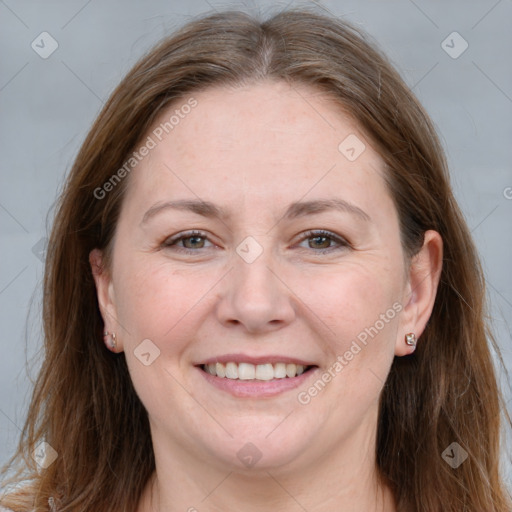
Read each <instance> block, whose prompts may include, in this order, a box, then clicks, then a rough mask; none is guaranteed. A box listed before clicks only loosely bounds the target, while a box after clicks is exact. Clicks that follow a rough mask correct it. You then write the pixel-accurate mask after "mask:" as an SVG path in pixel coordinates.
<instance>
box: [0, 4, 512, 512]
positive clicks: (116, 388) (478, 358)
mask: <svg viewBox="0 0 512 512" xmlns="http://www.w3.org/2000/svg"><path fill="white" fill-rule="evenodd" d="M265 80H278V81H285V82H287V83H289V84H291V85H292V86H293V85H296V84H306V85H309V86H311V87H314V88H316V89H317V90H321V91H323V92H325V93H327V94H328V95H330V97H332V99H333V102H337V103H338V104H339V105H340V106H342V107H343V109H344V110H345V112H347V113H348V114H349V115H351V116H352V117H353V118H354V119H355V120H356V121H357V123H358V125H359V127H360V128H361V130H362V131H363V133H364V134H365V136H366V137H368V140H370V141H371V143H372V145H373V147H374V148H375V149H376V150H377V151H378V153H379V154H380V156H381V158H382V159H383V161H384V163H385V167H386V180H387V185H388V188H389V191H390V194H391V196H392V198H393V200H394V203H395V206H396V208H397V211H398V214H399V219H400V230H401V240H402V245H403V248H404V252H405V254H406V255H407V257H409V258H410V257H412V256H413V255H414V254H415V253H416V252H417V251H418V250H419V248H420V247H421V245H422V241H423V234H424V233H425V231H427V230H430V229H432V230H436V231H438V232H439V233H440V235H441V236H442V238H443V241H444V255H443V270H442V274H441V279H440V284H439V287H438V291H437V297H436V300H435V304H434V309H433V312H432V315H431V318H430V320H429V322H428V324H427V327H426V329H425V331H424V333H423V335H422V337H421V343H419V345H418V348H417V350H416V352H415V353H414V354H413V355H412V356H410V357H404V358H401V357H396V358H395V360H394V362H393V365H392V367H391V371H390V373H389V376H388V378H387V381H386V384H385V386H384V388H383V391H382V393H381V398H380V408H379V420H378V427H377V428H378V431H377V446H376V452H377V453H376V455H377V464H378V471H379V475H380V476H381V477H382V478H383V479H385V480H386V481H387V482H388V483H389V485H390V486H391V489H392V491H393V493H394V496H395V499H396V503H397V506H398V510H399V511H400V512H402V511H403V512H405V511H407V512H411V511H425V512H440V511H443V512H460V511H462V510H464V511H467V512H482V511H485V512H510V510H511V503H510V495H509V493H508V492H507V490H506V488H505V485H504V483H503V480H502V479H501V477H500V473H499V464H500V425H501V423H500V421H502V420H500V416H501V414H500V413H501V411H500V405H501V401H502V396H501V393H500V390H499V387H498V385H497V378H496V373H495V369H494V366H493V360H492V357H491V352H490V348H491V347H493V348H494V349H495V350H496V351H497V352H498V353H499V350H498V347H497V346H496V343H495V341H494V339H493V337H492V335H491V333H490V332H489V330H488V328H487V326H486V321H485V318H486V310H485V283H484V279H483V274H482V269H481V266H480V263H479V260H478V256H477V254H476V250H475V246H474V244H473V242H472V240H471V236H470V233H469V230H468V228H467V226H466V224H465V221H464V219H463V216H462V214H461V212H460V210H459V208H458V206H457V204H456V202H455V200H454V197H453V195H452V192H451V188H450V184H449V177H448V170H447V164H446V161H445V157H444V154H443V149H442V147H441V144H440V142H439V140H438V137H437V135H436V132H435V130H434V128H433V125H432V122H431V121H430V120H429V117H428V116H427V114H426V113H425V111H424V110H423V108H422V107H421V106H420V104H419V102H418V100H417V99H416V98H415V97H414V95H413V94H412V92H411V91H410V90H409V89H408V87H407V86H406V85H405V83H404V82H403V80H402V79H401V77H400V76H399V74H398V73H397V71H396V70H395V69H394V68H393V66H392V65H391V64H390V63H389V62H388V60H387V59H386V57H385V56H383V55H382V54H381V52H380V51H379V50H378V49H377V48H376V47H375V45H374V44H373V43H372V42H371V41H370V40H369V38H368V36H366V35H365V34H364V33H361V31H359V30H358V29H357V28H355V27H353V26H351V25H350V24H348V23H346V22H344V21H340V20H339V19H335V18H331V17H328V16H324V15H323V14H320V13H318V12H316V10H311V9H293V10H288V11H284V12H281V13H278V14H275V15H274V16H273V17H271V18H270V19H268V20H266V21H260V20H259V19H256V18H255V17H252V16H250V15H248V14H245V13H242V12H235V11H229V12H224V13H216V14H213V15H209V16H205V17H201V18H197V19H195V20H193V21H191V22H190V23H188V24H187V25H185V26H184V27H183V28H182V29H180V30H179V31H178V32H176V33H175V34H174V35H172V36H171V37H169V38H167V39H165V40H163V41H162V42H161V43H160V44H159V45H157V46H156V47H155V48H153V49H152V50H151V51H150V52H149V53H148V54H147V55H145V56H144V58H143V59H141V60H140V61H139V62H138V63H137V64H136V65H135V66H134V67H133V69H132V70H131V71H130V72H129V73H128V75H127V76H126V77H125V78H124V79H123V81H122V82H121V83H120V85H119V86H118V87H117V88H116V90H115V91H114V92H113V94H112V95H111V97H110V99H109V100H108V102H107V103H106V105H105V106H104V108H103V110H102V111H101V113H100V114H99V116H98V118H97V120H96V121H95V123H94V125H93V126H92V128H91V130H90V132H89V134H88V136H87V137H86V139H85V141H84V143H83V145H82V147H81V149H80V151H79V153H78V156H77V158H76V160H75V162H74V165H73V167H72V169H71V172H70V174H69V177H68V179H67V183H66V185H65V188H64V192H63V193H62V195H61V198H60V203H59V206H58V209H57V213H56V217H55V221H54V226H53V230H52V233H51V237H50V240H49V250H48V254H47V259H46V267H45V278H44V304H43V316H44V361H43V364H42V368H41V370H40V373H39V376H38V379H37V381H36V384H35V388H34V392H33V396H32V400H31V403H30V408H29V412H28V417H27V419H26V423H25V425H24V429H23V434H22V436H21V440H20V444H19V447H18V450H17V453H16V454H15V455H14V456H13V458H12V459H11V461H10V464H11V466H9V467H17V468H19V470H18V473H17V475H16V476H15V477H14V478H15V480H16V479H18V481H21V480H22V479H25V480H26V484H25V485H24V486H23V487H21V488H19V489H18V490H17V492H13V493H12V494H10V495H6V496H5V497H4V498H3V500H2V501H1V503H2V504H4V505H5V506H10V507H11V508H13V509H14V510H16V511H27V510H35V511H37V512H38V511H43V510H48V509H49V504H48V500H49V499H50V502H53V503H54V504H55V505H56V506H57V509H58V510H59V511H60V512H68V511H72V510H80V511H86V512H88V511H91V512H92V511H94V512H98V511H101V512H109V511H112V512H113V511H123V512H134V511H135V509H136V506H137V503H138V501H139V498H140V496H141V493H142V490H143V489H144V487H145V485H146V484H147V482H148V480H149V478H150V476H151V474H152V473H153V471H154V469H155V463H154V454H153V451H152V444H151V437H150V430H149V421H148V417H147V412H146V411H145V409H144V407H143V405H142V403H141V401H140V400H139V398H138V396H137V394H136V392H135V390H134V388H133V386H132V383H131V380H130V376H129V373H128V370H127V365H126V360H125V357H124V354H113V353H111V352H109V351H108V350H106V349H105V347H104V345H103V342H102V330H103V321H102V317H101V314H100V311H99V308H98V303H97V297H96V290H95V285H94V281H93V277H92V274H91V269H90V265H89V260H88V255H89V252H90V251H91V250H92V249H94V248H99V249H102V250H104V251H106V253H107V255H108V250H109V247H110V246H111V242H112V237H113V234H114V232H115V228H116V223H117V219H118V216H119V211H120V206H121V203H122V200H123V196H124V192H125V189H126V186H127V184H128V183H129V181H130V180H129V177H126V178H125V179H123V180H120V182H119V183H116V186H113V187H111V190H109V193H108V194H105V195H104V197H103V196H102V197H99V196H100V195H99V194H98V189H99V188H101V187H103V185H104V184H105V183H106V182H107V181H108V180H109V179H111V177H112V176H113V174H114V173H115V172H116V171H117V170H118V169H120V168H122V166H123V165H124V164H125V162H126V160H127V158H129V157H130V155H131V153H132V152H133V151H134V149H135V148H137V145H138V144H140V141H141V140H142V138H143V137H144V136H145V134H147V131H148V129H149V128H150V126H151V125H152V123H153V121H154V120H155V117H156V116H157V115H158V114H159V112H161V111H162V109H164V108H166V107H169V106H170V105H171V103H174V104H178V103H180V102H185V101H186V100H187V99H189V98H190V97H191V95H192V94H193V93H194V92H197V91H199V90H202V89H205V88H208V87H211V86H218V85H230V86H240V85H243V84H246V83H256V82H260V81H265ZM133 172H136V170H134V171H133ZM505 413H506V411H505ZM506 419H507V421H508V422H509V421H510V418H509V417H508V415H507V416H506ZM507 425H508V423H507ZM43 441H44V442H46V443H48V445H49V446H51V447H52V449H53V450H55V452H56V453H57V454H58V456H57V458H56V459H55V461H54V462H53V463H52V464H51V465H50V466H49V467H47V468H46V469H44V470H41V469H38V465H37V464H36V461H35V459H34V458H33V457H32V455H33V452H34V450H35V449H36V448H37V447H38V446H40V443H41V442H43ZM452 443H458V445H460V447H461V448H462V449H463V450H464V451H465V452H466V453H467V454H468V458H467V459H466V460H465V461H464V462H463V463H462V464H461V465H460V466H459V467H457V468H454V467H452V466H451V465H450V464H448V463H447V462H446V456H444V455H443V454H444V453H445V450H447V449H448V450H450V446H452V448H451V449H453V446H455V447H456V448H457V446H456V445H453V444H452ZM457 449H458V448H457ZM51 453H53V452H51ZM449 455H450V456H452V455H453V452H449ZM4 472H5V469H4Z"/></svg>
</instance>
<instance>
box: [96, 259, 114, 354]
mask: <svg viewBox="0 0 512 512" xmlns="http://www.w3.org/2000/svg"><path fill="white" fill-rule="evenodd" d="M89 263H90V265H91V270H92V275H93V277H94V282H95V284H96V295H97V297H98V305H99V308H100V312H101V316H102V318H103V324H104V326H105V328H104V331H105V332H109V333H116V334H117V333H118V330H119V323H118V321H117V309H116V302H115V293H114V284H113V282H112V278H111V276H110V274H109V272H108V271H107V269H106V268H105V265H104V262H103V253H102V251H100V250H99V249H93V250H92V251H91V252H90V253H89ZM109 339H110V338H109V336H106V337H104V342H105V345H106V346H107V348H108V349H109V350H113V349H112V347H111V345H110V343H109ZM120 349H121V346H120V342H119V340H118V336H117V348H116V350H115V351H116V352H119V351H120Z"/></svg>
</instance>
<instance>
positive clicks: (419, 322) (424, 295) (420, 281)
mask: <svg viewBox="0 0 512 512" xmlns="http://www.w3.org/2000/svg"><path fill="white" fill-rule="evenodd" d="M442 266H443V240H442V238H441V235H440V234H439V233H438V232H437V231H433V230H429V231H426V232H425V236H424V241H423V246H422V248H421V249H420V251H419V252H418V253H417V254H416V255H415V256H414V257H413V258H412V260H411V264H410V267H409V275H408V283H407V290H406V293H405V294H404V302H403V303H404V308H403V310H402V315H401V321H400V328H399V333H398V336H397V340H396V347H395V355H397V356H404V355H409V354H411V353H412V352H414V350H415V348H416V344H411V343H407V340H411V339H412V337H411V336H409V337H408V335H410V334H414V337H415V340H416V342H417V343H421V339H419V338H420V336H421V334H422V333H423V331H424V330H425V326H426V325H427V322H428V319H429V318H430V315H431V314H432V310H433V308H434V303H435V299H436V294H437V287H438V285H439V280H440V278H441V271H442Z"/></svg>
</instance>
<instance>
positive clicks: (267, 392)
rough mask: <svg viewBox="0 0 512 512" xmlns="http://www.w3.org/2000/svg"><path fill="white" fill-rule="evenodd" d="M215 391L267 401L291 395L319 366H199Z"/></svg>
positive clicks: (232, 363) (279, 363) (234, 363)
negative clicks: (282, 395)
mask: <svg viewBox="0 0 512 512" xmlns="http://www.w3.org/2000/svg"><path fill="white" fill-rule="evenodd" d="M196 368H197V369H198V370H199V371H200V372H201V375H202V376H203V377H204V378H205V379H206V381H207V382H208V383H209V384H211V385H213V386H214V387H216V388H218V389H220V390H222V391H224V392H227V393H229V394H231V395H233V396H236V397H248V398H249V397H252V398H265V397H272V396H275V395H278V394H281V393H284V392H286V391H290V390H292V389H294V388H296V387H298V386H300V385H301V384H303V383H304V382H305V380H306V379H308V378H309V377H310V376H311V375H312V374H313V373H316V372H315V370H317V369H318V366H316V365H312V364H301V363H300V362H289V361H286V362H285V361H277V362H263V361H258V363H249V362H245V361H229V360H227V361H226V360H225V361H223V362H218V361H216V362H214V361H210V362H206V363H203V364H199V365H196Z"/></svg>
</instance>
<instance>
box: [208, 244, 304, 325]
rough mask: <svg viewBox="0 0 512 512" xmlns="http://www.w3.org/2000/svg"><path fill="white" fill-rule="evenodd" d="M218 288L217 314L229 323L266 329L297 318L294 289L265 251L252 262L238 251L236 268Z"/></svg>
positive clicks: (222, 320) (220, 319) (288, 322)
mask: <svg viewBox="0 0 512 512" xmlns="http://www.w3.org/2000/svg"><path fill="white" fill-rule="evenodd" d="M219 292H220V294H221V296H220V301H219V303H218V307H217V318H218V320H219V322H221V323H222V324H223V325H224V326H226V327H232V326H233V325H240V326H242V327H243V328H244V329H245V330H246V331H247V332H248V333H265V332H271V331H273V330H278V329H281V328H283V327H284V326H286V325H289V324H290V323H291V322H293V320H294V318H295V314H296V313H295V308H294V301H293V293H292V291H291V290H290V288H289V287H288V286H287V284H286V282H285V281H284V279H283V277H282V276H280V274H279V269H278V267H277V265H273V264H272V261H270V258H267V257H265V253H264V254H262V255H261V256H260V257H259V258H258V259H257V260H256V261H253V262H252V263H247V262H246V261H244V260H243V259H242V258H240V257H238V255H235V256H234V268H232V270H231V271H230V272H229V273H228V275H227V276H226V278H225V279H224V280H223V284H222V286H221V289H220V290H219Z"/></svg>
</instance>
